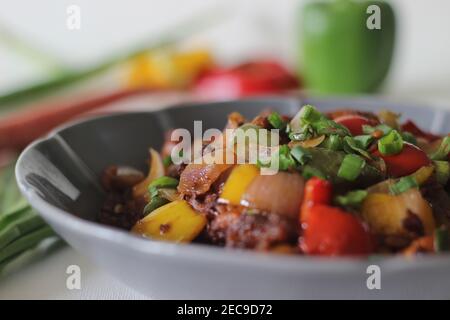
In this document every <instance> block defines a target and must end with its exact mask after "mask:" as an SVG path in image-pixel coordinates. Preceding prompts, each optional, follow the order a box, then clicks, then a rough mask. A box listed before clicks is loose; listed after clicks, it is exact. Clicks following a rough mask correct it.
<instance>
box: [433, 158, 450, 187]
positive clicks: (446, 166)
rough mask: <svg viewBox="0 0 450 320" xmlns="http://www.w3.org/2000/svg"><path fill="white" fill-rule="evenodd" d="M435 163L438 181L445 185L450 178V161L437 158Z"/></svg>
mask: <svg viewBox="0 0 450 320" xmlns="http://www.w3.org/2000/svg"><path fill="white" fill-rule="evenodd" d="M433 164H434V168H435V169H436V179H437V181H438V182H439V183H440V184H442V185H444V186H445V185H446V184H447V181H448V179H449V178H450V163H449V162H448V161H439V160H435V161H433Z"/></svg>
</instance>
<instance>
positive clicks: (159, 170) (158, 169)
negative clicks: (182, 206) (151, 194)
mask: <svg viewBox="0 0 450 320" xmlns="http://www.w3.org/2000/svg"><path fill="white" fill-rule="evenodd" d="M163 175H164V164H163V162H162V160H161V156H160V155H159V153H158V152H157V151H156V150H154V149H150V171H149V173H148V175H147V177H146V178H145V179H144V180H143V181H142V182H140V183H139V184H137V185H135V186H134V187H133V198H135V199H136V198H139V197H142V196H145V195H146V194H147V187H148V185H149V184H150V183H151V182H152V181H153V180H155V179H156V178H160V177H162V176H163Z"/></svg>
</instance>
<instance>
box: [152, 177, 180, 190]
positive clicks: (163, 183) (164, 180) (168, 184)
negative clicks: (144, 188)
mask: <svg viewBox="0 0 450 320" xmlns="http://www.w3.org/2000/svg"><path fill="white" fill-rule="evenodd" d="M177 186H178V180H177V179H175V178H172V177H167V176H162V177H160V178H156V179H155V180H153V181H152V183H150V184H149V186H148V187H149V188H153V187H154V188H158V189H161V188H176V187H177Z"/></svg>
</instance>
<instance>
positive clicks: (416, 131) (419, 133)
mask: <svg viewBox="0 0 450 320" xmlns="http://www.w3.org/2000/svg"><path fill="white" fill-rule="evenodd" d="M401 129H402V131H408V132H409V133H412V134H413V135H415V136H416V137H420V138H424V139H425V140H427V141H428V142H432V141H434V140H437V139H440V138H441V137H440V136H438V135H435V134H432V133H429V132H425V131H423V130H422V129H420V128H419V127H418V126H417V125H416V124H415V123H414V122H412V121H411V120H408V121H406V122H405V123H404V124H402V125H401Z"/></svg>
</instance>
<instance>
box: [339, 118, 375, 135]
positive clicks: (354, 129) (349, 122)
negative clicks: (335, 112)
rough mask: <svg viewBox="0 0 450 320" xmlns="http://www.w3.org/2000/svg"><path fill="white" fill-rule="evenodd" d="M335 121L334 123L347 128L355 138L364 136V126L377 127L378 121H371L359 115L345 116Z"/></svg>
mask: <svg viewBox="0 0 450 320" xmlns="http://www.w3.org/2000/svg"><path fill="white" fill-rule="evenodd" d="M333 120H334V122H336V123H339V124H342V125H343V126H345V127H346V128H347V129H348V130H349V131H350V133H351V134H352V135H353V136H359V135H361V134H363V133H364V132H363V128H362V126H364V125H368V126H373V125H377V123H376V121H374V120H370V119H368V118H366V117H363V116H360V115H357V114H349V115H343V116H340V117H337V118H335V119H333Z"/></svg>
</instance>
